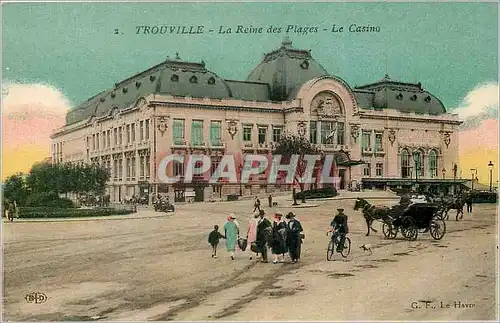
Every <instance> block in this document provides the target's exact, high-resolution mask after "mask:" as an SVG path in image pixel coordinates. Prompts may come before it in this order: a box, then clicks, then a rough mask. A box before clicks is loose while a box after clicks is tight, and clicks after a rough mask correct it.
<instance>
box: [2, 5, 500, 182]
mask: <svg viewBox="0 0 500 323" xmlns="http://www.w3.org/2000/svg"><path fill="white" fill-rule="evenodd" d="M497 8H498V7H497V4H494V3H243V4H240V3H184V4H182V3H8V4H3V6H2V9H3V15H2V24H3V25H2V27H3V35H2V42H3V46H2V148H3V154H2V178H5V177H6V176H8V175H10V174H12V173H15V172H17V171H24V172H26V171H29V168H30V166H31V165H32V164H33V163H34V162H36V161H38V160H41V159H43V158H45V157H48V156H49V151H50V139H49V135H50V133H51V132H52V130H53V129H54V128H56V127H60V126H62V125H63V124H64V115H65V113H66V111H68V109H71V108H73V107H75V106H77V105H78V104H79V103H81V102H82V101H85V100H86V99H87V98H89V97H91V96H93V95H95V94H97V93H99V92H101V91H102V90H104V89H108V88H110V87H112V86H113V84H114V83H115V82H118V81H120V80H123V79H125V78H127V77H130V76H132V75H134V74H136V73H138V72H140V71H142V70H145V69H147V68H148V67H151V66H153V65H155V64H158V63H160V62H162V61H163V60H165V59H166V58H167V57H170V58H174V57H175V55H176V53H179V56H180V57H181V59H183V60H188V61H198V62H199V61H201V60H203V61H204V62H205V63H206V67H207V68H208V69H210V70H212V71H214V72H215V73H217V74H218V75H219V76H221V77H223V78H226V79H238V80H244V79H246V77H247V76H248V74H249V73H250V72H251V70H252V69H253V68H254V67H255V66H256V65H257V64H258V63H259V62H260V61H261V60H262V58H263V55H264V53H265V52H269V51H271V50H273V49H275V48H277V47H278V46H279V45H280V43H281V41H282V40H283V38H284V37H285V36H288V37H289V38H290V39H291V40H292V41H293V45H294V47H296V48H301V49H311V54H312V55H313V57H314V58H315V59H316V60H317V61H318V62H319V63H320V64H321V65H322V66H323V67H324V68H325V69H326V70H327V71H328V72H329V73H330V74H333V75H336V76H339V77H341V78H343V79H344V80H346V81H347V82H348V83H349V84H350V85H351V86H352V87H354V86H356V85H362V84H366V83H371V82H374V81H377V80H379V79H381V78H382V77H383V76H384V74H386V73H387V74H389V76H390V77H391V78H392V79H396V80H401V81H405V82H414V83H417V82H421V83H422V86H423V87H424V88H425V89H426V90H428V91H429V92H431V93H433V94H434V95H436V96H437V97H439V98H440V99H441V100H442V102H443V103H444V105H445V106H446V108H447V110H448V111H454V112H455V113H459V115H460V117H461V118H462V119H463V120H464V125H463V126H462V129H461V132H460V167H461V168H462V169H463V170H464V173H465V172H467V174H468V173H470V171H469V169H470V168H477V169H478V177H479V179H480V181H482V182H484V183H487V182H488V180H489V177H488V175H489V174H488V169H487V164H488V161H489V160H492V161H493V163H494V164H495V165H498V96H499V95H498V9H497ZM163 24H165V25H170V26H171V25H186V26H191V25H193V26H204V33H203V34H197V35H178V34H163V35H159V34H157V35H152V34H150V35H144V34H139V35H138V34H136V27H137V26H142V25H148V26H155V25H163ZM352 24H356V25H358V26H373V27H379V28H380V32H378V33H352V32H348V31H347V30H345V31H344V32H343V33H333V32H331V29H332V26H333V25H335V26H336V27H337V29H338V27H340V26H344V28H345V29H348V28H349V26H350V25H352ZM237 25H243V26H245V27H250V26H252V27H263V29H264V31H265V30H267V28H268V27H270V26H271V25H272V26H275V27H282V28H283V29H286V27H287V26H288V25H292V26H294V27H293V29H296V30H297V29H298V28H300V27H313V26H317V27H318V32H317V33H308V34H303V33H300V32H297V33H296V32H289V33H285V32H284V30H282V32H281V33H276V34H268V33H265V32H264V33H263V34H236V33H235V30H236V27H237ZM221 26H223V28H224V29H225V28H232V29H233V33H231V34H228V33H226V34H220V33H219V32H218V31H219V28H220V27H221ZM295 26H296V27H295ZM209 29H213V30H214V32H208V30H209ZM323 29H327V31H323ZM116 30H118V34H116ZM483 164H484V165H483ZM496 169H497V167H495V173H494V174H495V175H494V177H495V178H496V177H497V170H496ZM464 176H465V174H464Z"/></svg>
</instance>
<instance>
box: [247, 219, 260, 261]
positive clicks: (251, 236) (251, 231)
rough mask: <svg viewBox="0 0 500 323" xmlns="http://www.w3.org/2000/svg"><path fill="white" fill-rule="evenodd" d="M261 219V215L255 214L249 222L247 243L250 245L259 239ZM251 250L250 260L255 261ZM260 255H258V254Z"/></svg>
mask: <svg viewBox="0 0 500 323" xmlns="http://www.w3.org/2000/svg"><path fill="white" fill-rule="evenodd" d="M258 219H259V215H258V214H255V215H254V216H253V217H252V218H250V220H249V221H248V231H247V242H248V244H249V245H251V244H252V242H255V240H256V239H257V221H258ZM248 250H250V257H249V258H250V260H252V259H253V257H252V254H251V253H252V250H251V248H248ZM257 255H258V253H257Z"/></svg>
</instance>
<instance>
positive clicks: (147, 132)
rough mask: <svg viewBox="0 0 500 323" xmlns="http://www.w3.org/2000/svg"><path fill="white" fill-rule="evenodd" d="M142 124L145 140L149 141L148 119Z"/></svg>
mask: <svg viewBox="0 0 500 323" xmlns="http://www.w3.org/2000/svg"><path fill="white" fill-rule="evenodd" d="M144 123H145V131H146V134H145V137H146V140H149V119H147V120H146V121H144Z"/></svg>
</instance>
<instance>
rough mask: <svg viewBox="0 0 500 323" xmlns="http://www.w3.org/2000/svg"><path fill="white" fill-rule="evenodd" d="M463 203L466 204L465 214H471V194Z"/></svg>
mask: <svg viewBox="0 0 500 323" xmlns="http://www.w3.org/2000/svg"><path fill="white" fill-rule="evenodd" d="M465 203H466V204H467V213H472V194H467V197H466V198H465Z"/></svg>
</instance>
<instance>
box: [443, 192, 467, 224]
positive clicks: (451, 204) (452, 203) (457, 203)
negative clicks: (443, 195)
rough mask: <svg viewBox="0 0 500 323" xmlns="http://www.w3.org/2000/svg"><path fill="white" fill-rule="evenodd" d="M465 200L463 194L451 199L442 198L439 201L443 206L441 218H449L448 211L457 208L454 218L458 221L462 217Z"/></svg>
mask: <svg viewBox="0 0 500 323" xmlns="http://www.w3.org/2000/svg"><path fill="white" fill-rule="evenodd" d="M465 200H466V197H465V196H464V195H463V194H461V195H459V196H458V197H456V198H453V199H443V200H442V202H441V207H442V208H444V210H443V214H444V216H443V218H446V220H449V218H450V215H449V213H448V212H450V210H457V216H456V218H455V220H456V221H458V220H459V219H462V218H463V217H464V205H465Z"/></svg>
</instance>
